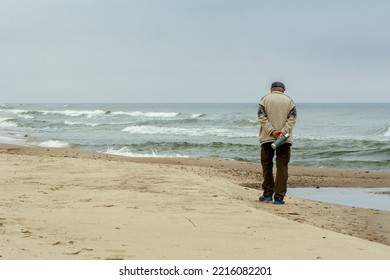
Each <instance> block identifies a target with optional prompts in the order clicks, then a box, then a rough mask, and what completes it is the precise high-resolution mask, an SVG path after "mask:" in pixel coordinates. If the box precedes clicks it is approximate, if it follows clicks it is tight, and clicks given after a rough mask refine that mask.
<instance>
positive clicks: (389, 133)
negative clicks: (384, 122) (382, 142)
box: [383, 126, 390, 138]
mask: <svg viewBox="0 0 390 280" xmlns="http://www.w3.org/2000/svg"><path fill="white" fill-rule="evenodd" d="M383 136H384V137H387V138H390V126H389V127H388V128H387V130H386V131H385V132H384V133H383Z"/></svg>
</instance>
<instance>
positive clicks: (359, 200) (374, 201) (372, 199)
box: [287, 187, 390, 211]
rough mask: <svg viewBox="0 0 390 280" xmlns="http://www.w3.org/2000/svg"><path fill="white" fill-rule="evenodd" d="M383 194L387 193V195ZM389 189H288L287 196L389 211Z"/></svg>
mask: <svg viewBox="0 0 390 280" xmlns="http://www.w3.org/2000/svg"><path fill="white" fill-rule="evenodd" d="M384 192H387V194H386V193H385V194H384ZM389 192H390V187H386V188H328V187H326V188H325V187H323V188H314V187H313V188H289V189H288V191H287V195H288V196H292V197H297V198H305V199H310V200H316V201H322V202H329V203H334V204H340V205H347V206H355V207H359V208H372V209H378V210H385V211H390V194H389Z"/></svg>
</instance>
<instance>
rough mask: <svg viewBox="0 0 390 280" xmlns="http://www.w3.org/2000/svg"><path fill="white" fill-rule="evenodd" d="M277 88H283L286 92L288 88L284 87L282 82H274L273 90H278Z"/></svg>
mask: <svg viewBox="0 0 390 280" xmlns="http://www.w3.org/2000/svg"><path fill="white" fill-rule="evenodd" d="M276 87H281V88H283V89H284V90H285V89H286V87H285V86H284V84H283V83H282V82H273V83H272V85H271V88H276Z"/></svg>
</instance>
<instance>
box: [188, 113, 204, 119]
mask: <svg viewBox="0 0 390 280" xmlns="http://www.w3.org/2000/svg"><path fill="white" fill-rule="evenodd" d="M203 116H205V114H192V115H191V119H197V118H201V117H203Z"/></svg>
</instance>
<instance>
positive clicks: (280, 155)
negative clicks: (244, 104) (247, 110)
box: [257, 82, 297, 204]
mask: <svg viewBox="0 0 390 280" xmlns="http://www.w3.org/2000/svg"><path fill="white" fill-rule="evenodd" d="M285 90H286V87H285V86H284V84H283V83H281V82H274V83H272V85H271V92H270V93H269V94H267V95H266V96H264V97H263V98H262V99H261V101H260V104H259V108H258V112H257V116H258V119H259V122H260V137H259V138H260V143H261V165H262V168H263V179H264V181H263V185H262V187H263V195H262V196H260V198H259V200H260V201H262V202H271V201H272V198H273V199H274V204H284V200H283V199H284V196H285V195H286V192H287V179H288V163H289V161H290V156H291V145H292V141H293V135H292V133H293V128H294V125H295V120H296V118H297V111H296V108H295V104H294V101H293V100H292V99H291V98H290V97H288V96H287V95H285V94H284V92H285ZM287 133H288V134H289V135H290V137H289V138H288V139H287V140H286V142H285V143H284V144H283V145H281V146H279V147H278V148H276V150H274V149H273V148H272V147H271V144H272V143H273V142H274V141H275V140H276V139H278V138H280V137H282V136H283V135H285V134H287ZM275 153H276V178H275V180H274V176H273V172H272V168H273V158H274V156H275Z"/></svg>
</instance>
